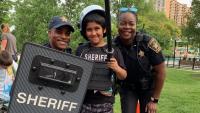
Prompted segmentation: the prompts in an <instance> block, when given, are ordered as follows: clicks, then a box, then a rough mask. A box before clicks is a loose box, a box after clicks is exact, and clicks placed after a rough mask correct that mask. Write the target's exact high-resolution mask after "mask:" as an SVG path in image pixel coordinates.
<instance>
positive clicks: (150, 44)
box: [148, 38, 161, 53]
mask: <svg viewBox="0 0 200 113" xmlns="http://www.w3.org/2000/svg"><path fill="white" fill-rule="evenodd" d="M148 47H149V48H150V49H152V50H153V51H155V52H156V53H159V52H160V51H161V47H160V44H159V43H158V41H157V40H156V39H155V38H151V39H150V41H149V42H148Z"/></svg>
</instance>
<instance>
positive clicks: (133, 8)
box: [119, 7, 138, 13]
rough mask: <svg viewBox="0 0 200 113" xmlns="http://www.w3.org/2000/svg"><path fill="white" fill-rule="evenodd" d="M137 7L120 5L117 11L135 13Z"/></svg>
mask: <svg viewBox="0 0 200 113" xmlns="http://www.w3.org/2000/svg"><path fill="white" fill-rule="evenodd" d="M137 11H138V9H137V8H136V7H130V8H129V7H122V8H120V9H119V12H121V13H125V12H132V13H137Z"/></svg>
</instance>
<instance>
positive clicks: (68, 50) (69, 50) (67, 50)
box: [43, 43, 72, 54]
mask: <svg viewBox="0 0 200 113" xmlns="http://www.w3.org/2000/svg"><path fill="white" fill-rule="evenodd" d="M43 46H45V47H49V48H52V47H51V45H50V44H49V43H47V44H44V45H43ZM64 52H66V53H69V54H72V49H71V48H66V49H65V50H64Z"/></svg>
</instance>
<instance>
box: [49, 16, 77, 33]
mask: <svg viewBox="0 0 200 113" xmlns="http://www.w3.org/2000/svg"><path fill="white" fill-rule="evenodd" d="M61 26H68V27H69V28H70V30H71V31H72V32H74V28H73V26H72V25H71V23H70V22H69V21H68V20H67V19H66V18H65V17H64V16H54V17H53V18H52V19H51V21H50V22H49V29H52V28H55V29H56V28H59V27H61Z"/></svg>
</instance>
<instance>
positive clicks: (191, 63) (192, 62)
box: [165, 56, 200, 70]
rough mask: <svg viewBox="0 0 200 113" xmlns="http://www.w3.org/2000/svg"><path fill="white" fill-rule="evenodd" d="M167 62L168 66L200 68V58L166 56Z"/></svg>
mask: <svg viewBox="0 0 200 113" xmlns="http://www.w3.org/2000/svg"><path fill="white" fill-rule="evenodd" d="M165 63H166V65H167V67H176V68H187V69H192V70H200V58H184V57H175V58H174V57H172V56H166V60H165Z"/></svg>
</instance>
